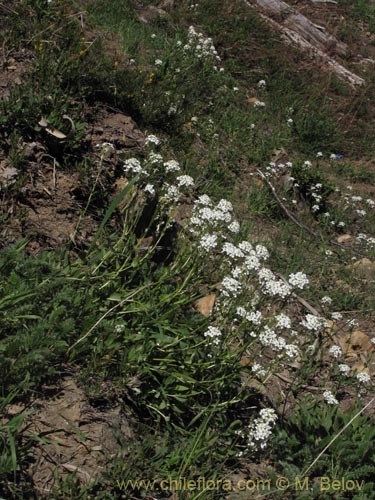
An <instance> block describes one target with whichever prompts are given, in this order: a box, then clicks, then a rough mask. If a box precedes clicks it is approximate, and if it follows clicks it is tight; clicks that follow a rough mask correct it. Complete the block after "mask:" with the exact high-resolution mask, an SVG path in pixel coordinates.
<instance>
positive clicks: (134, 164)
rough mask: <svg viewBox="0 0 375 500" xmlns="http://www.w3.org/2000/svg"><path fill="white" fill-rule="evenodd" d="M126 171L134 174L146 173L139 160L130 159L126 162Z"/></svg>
mask: <svg viewBox="0 0 375 500" xmlns="http://www.w3.org/2000/svg"><path fill="white" fill-rule="evenodd" d="M124 171H125V172H132V173H133V174H140V173H144V170H143V168H142V165H141V162H140V161H139V160H138V159H137V158H129V159H127V160H125V161H124Z"/></svg>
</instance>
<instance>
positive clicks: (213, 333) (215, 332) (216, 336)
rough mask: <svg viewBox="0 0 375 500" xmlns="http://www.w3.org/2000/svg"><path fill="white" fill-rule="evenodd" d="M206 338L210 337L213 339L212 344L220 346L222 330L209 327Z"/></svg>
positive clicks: (205, 333) (205, 334)
mask: <svg viewBox="0 0 375 500" xmlns="http://www.w3.org/2000/svg"><path fill="white" fill-rule="evenodd" d="M203 335H204V337H206V338H207V337H208V338H210V339H212V342H211V343H212V344H215V345H218V344H220V338H221V336H222V333H221V330H219V328H216V326H209V327H208V329H207V331H206V332H204V334H203Z"/></svg>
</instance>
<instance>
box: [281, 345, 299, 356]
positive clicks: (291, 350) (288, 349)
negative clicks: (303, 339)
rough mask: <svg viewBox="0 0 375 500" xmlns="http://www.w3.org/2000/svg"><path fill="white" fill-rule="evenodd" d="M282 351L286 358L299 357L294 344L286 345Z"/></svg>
mask: <svg viewBox="0 0 375 500" xmlns="http://www.w3.org/2000/svg"><path fill="white" fill-rule="evenodd" d="M284 350H285V353H286V355H287V356H288V358H296V357H297V356H298V355H299V349H298V347H297V346H296V345H294V344H287V345H286V346H285V347H284Z"/></svg>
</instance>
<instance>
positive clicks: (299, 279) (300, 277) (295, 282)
mask: <svg viewBox="0 0 375 500" xmlns="http://www.w3.org/2000/svg"><path fill="white" fill-rule="evenodd" d="M288 281H289V283H290V284H291V285H292V286H294V287H295V288H299V289H300V290H302V289H303V288H305V286H307V285H308V284H309V280H308V278H307V276H306V274H305V273H301V272H298V273H292V274H290V275H289V279H288Z"/></svg>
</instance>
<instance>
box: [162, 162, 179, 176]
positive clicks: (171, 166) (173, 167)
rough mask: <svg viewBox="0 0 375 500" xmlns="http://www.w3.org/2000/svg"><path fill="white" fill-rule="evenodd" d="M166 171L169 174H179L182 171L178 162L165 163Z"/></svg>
mask: <svg viewBox="0 0 375 500" xmlns="http://www.w3.org/2000/svg"><path fill="white" fill-rule="evenodd" d="M164 168H165V171H166V172H167V173H168V172H179V171H180V170H181V167H180V164H179V163H178V161H176V160H168V161H166V162H164Z"/></svg>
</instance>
